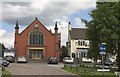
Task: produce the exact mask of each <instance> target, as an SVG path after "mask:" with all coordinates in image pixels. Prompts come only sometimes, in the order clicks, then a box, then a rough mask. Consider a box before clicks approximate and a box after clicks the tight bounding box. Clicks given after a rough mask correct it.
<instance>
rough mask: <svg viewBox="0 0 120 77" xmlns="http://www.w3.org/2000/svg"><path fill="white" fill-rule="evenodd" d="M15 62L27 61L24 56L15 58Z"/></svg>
mask: <svg viewBox="0 0 120 77" xmlns="http://www.w3.org/2000/svg"><path fill="white" fill-rule="evenodd" d="M17 63H27V59H26V58H25V57H24V56H20V57H18V58H17Z"/></svg>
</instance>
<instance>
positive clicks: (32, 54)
mask: <svg viewBox="0 0 120 77" xmlns="http://www.w3.org/2000/svg"><path fill="white" fill-rule="evenodd" d="M43 57H44V54H43V49H29V58H31V59H43Z"/></svg>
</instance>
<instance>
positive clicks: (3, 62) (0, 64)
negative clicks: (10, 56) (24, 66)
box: [0, 57, 9, 67]
mask: <svg viewBox="0 0 120 77" xmlns="http://www.w3.org/2000/svg"><path fill="white" fill-rule="evenodd" d="M8 65H9V62H8V61H6V60H4V59H3V58H2V57H0V67H2V66H5V67H7V66H8Z"/></svg>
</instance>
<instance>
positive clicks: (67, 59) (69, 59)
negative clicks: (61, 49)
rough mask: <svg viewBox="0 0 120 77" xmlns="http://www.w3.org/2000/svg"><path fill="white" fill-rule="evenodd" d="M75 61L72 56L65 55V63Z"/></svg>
mask: <svg viewBox="0 0 120 77" xmlns="http://www.w3.org/2000/svg"><path fill="white" fill-rule="evenodd" d="M73 62H74V59H73V58H70V57H65V58H64V59H63V63H67V64H68V63H69V64H73Z"/></svg>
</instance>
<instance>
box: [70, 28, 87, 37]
mask: <svg viewBox="0 0 120 77" xmlns="http://www.w3.org/2000/svg"><path fill="white" fill-rule="evenodd" d="M69 33H70V37H71V39H87V37H86V29H82V28H71V30H70V31H69Z"/></svg>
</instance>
